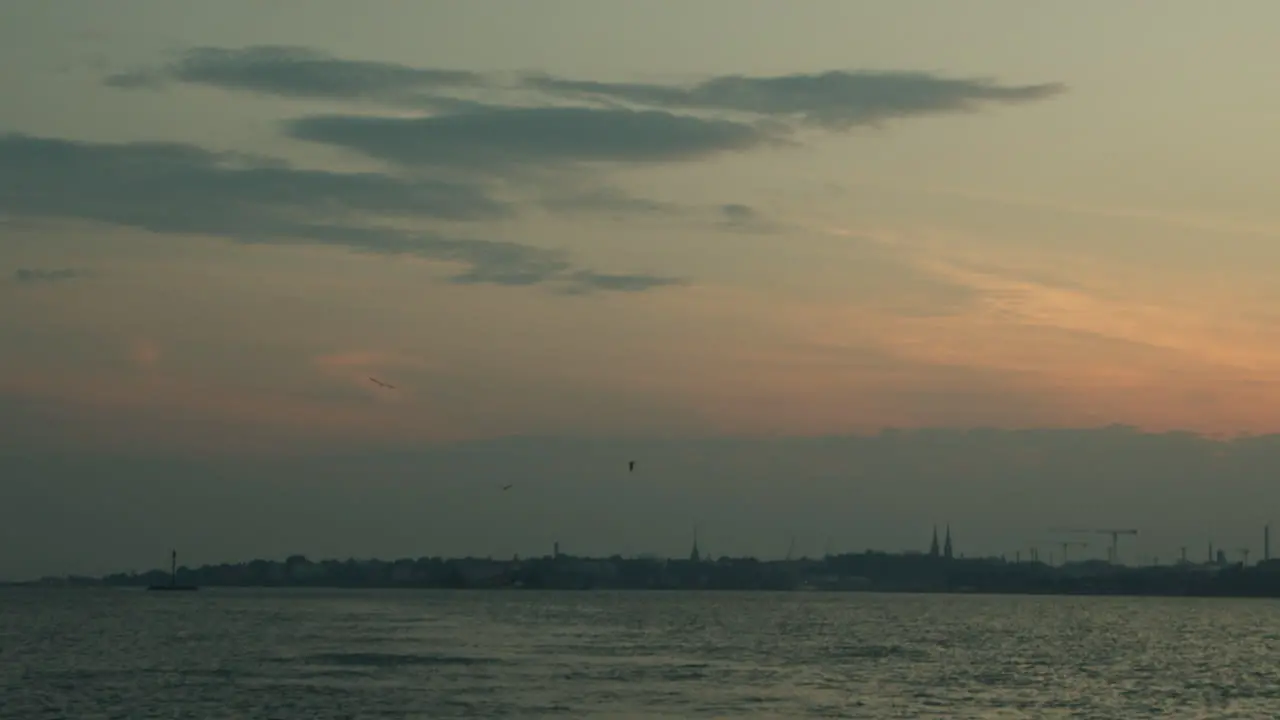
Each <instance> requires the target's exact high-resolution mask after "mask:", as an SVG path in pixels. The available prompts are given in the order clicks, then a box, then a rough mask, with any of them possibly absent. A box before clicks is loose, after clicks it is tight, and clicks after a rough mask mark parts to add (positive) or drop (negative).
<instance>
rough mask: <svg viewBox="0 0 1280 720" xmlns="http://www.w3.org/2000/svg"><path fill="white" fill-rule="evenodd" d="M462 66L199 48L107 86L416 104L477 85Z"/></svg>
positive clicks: (290, 50) (282, 50) (262, 48)
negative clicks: (189, 87)
mask: <svg viewBox="0 0 1280 720" xmlns="http://www.w3.org/2000/svg"><path fill="white" fill-rule="evenodd" d="M484 80H485V78H484V77H483V76H481V75H479V74H478V73H474V72H470V71H467V70H441V69H430V68H413V67H408V66H406V65H399V64H395V63H383V62H371V61H367V60H346V59H341V58H337V57H334V56H332V55H329V54H327V53H324V52H320V51H317V50H312V49H308V48H302V47H292V46H281V45H259V46H254V47H247V48H242V49H227V48H216V47H198V48H192V49H190V50H187V51H186V52H184V53H183V54H182V55H181V56H180V57H179V58H177V59H176V60H174V61H173V62H170V63H167V64H165V65H164V66H162V67H159V68H153V69H146V70H135V71H130V72H124V73H115V74H112V75H110V76H108V77H107V79H106V82H107V84H108V85H111V86H114V87H120V88H139V87H158V86H160V85H162V84H164V83H166V82H169V81H176V82H181V83H190V84H194V85H207V86H211V87H218V88H223V89H226V90H239V91H245V92H253V93H260V94H264V95H276V96H281V97H292V98H319V99H341V100H360V99H368V100H380V101H383V102H393V103H410V104H413V103H416V102H418V101H419V98H420V97H421V95H422V94H423V93H427V92H431V91H436V90H440V89H446V88H458V87H468V86H475V85H479V84H482V83H483V82H484Z"/></svg>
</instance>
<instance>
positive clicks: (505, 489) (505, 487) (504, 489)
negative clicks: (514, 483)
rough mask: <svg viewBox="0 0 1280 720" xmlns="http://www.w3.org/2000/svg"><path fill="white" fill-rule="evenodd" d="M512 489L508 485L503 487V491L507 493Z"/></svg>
mask: <svg viewBox="0 0 1280 720" xmlns="http://www.w3.org/2000/svg"><path fill="white" fill-rule="evenodd" d="M510 489H511V485H510V484H507V485H503V486H502V491H503V492H506V491H508V490H510Z"/></svg>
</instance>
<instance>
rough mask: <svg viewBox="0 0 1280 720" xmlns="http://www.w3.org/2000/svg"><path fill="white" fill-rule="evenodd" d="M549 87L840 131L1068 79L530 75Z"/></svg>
mask: <svg viewBox="0 0 1280 720" xmlns="http://www.w3.org/2000/svg"><path fill="white" fill-rule="evenodd" d="M527 83H528V84H530V85H531V86H533V87H536V88H539V89H541V90H544V91H547V92H550V93H557V94H567V95H574V96H578V97H584V98H599V99H612V100H624V101H627V102H631V103H635V104H638V105H645V106H649V107H665V108H680V109H698V110H728V111H737V112H744V113H753V114H758V115H768V116H775V117H782V118H794V119H798V120H800V121H802V122H805V123H807V124H812V125H818V126H821V127H825V128H828V129H832V130H845V129H848V128H851V127H854V126H858V125H872V124H876V123H880V122H884V121H886V120H892V119H901V118H908V117H912V116H920V115H934V114H939V113H948V112H966V111H973V110H977V109H979V108H981V107H982V106H984V105H992V104H1014V103H1027V102H1035V101H1039V100H1044V99H1047V98H1050V97H1053V96H1055V95H1059V94H1061V93H1062V92H1064V91H1065V90H1066V86H1064V85H1062V84H1060V83H1040V84H1034V85H1001V84H999V83H997V82H995V81H993V80H988V79H971V78H947V77H941V76H938V75H933V74H930V73H923V72H884V71H874V72H873V71H843V70H831V71H827V72H822V73H797V74H792V75H778V76H772V77H750V76H744V75H725V76H721V77H715V78H711V79H709V80H706V81H703V82H701V83H698V84H695V85H690V86H683V87H682V86H671V85H657V84H649V83H616V82H595V81H584V80H569V79H564V78H557V77H552V76H543V77H537V78H530V79H529V80H528V81H527Z"/></svg>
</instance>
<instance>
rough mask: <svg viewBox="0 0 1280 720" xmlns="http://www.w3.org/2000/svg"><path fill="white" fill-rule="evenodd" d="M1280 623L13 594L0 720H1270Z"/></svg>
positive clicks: (1193, 606)
mask: <svg viewBox="0 0 1280 720" xmlns="http://www.w3.org/2000/svg"><path fill="white" fill-rule="evenodd" d="M1278 661H1280V603H1277V602H1273V601H1267V600H1221V599H1164V598H1098V597H1046V596H1040V597H1024V596H1007V595H1006V596H979V595H890V594H873V593H746V592H664V591H652V592H592V591H586V592H539V591H418V590H298V589H274V590H265V589H264V590H252V589H243V590H235V589H209V588H206V589H201V590H200V591H198V592H194V593H148V592H144V591H141V590H133V589H117V590H108V589H78V590H72V589H27V588H22V589H19V588H10V589H0V718H5V719H9V718H13V719H14V720H43V719H45V718H48V719H50V720H52V719H53V718H68V719H74V720H96V719H97V718H104V719H105V718H112V719H123V718H165V719H166V720H168V719H171V718H200V719H205V718H211V719H212V718H270V719H278V720H304V719H305V720H324V719H328V718H349V719H356V718H360V719H364V718H369V719H374V718H379V719H381V718H503V717H516V718H543V717H546V718H704V717H705V718H710V717H722V718H756V717H760V718H809V717H814V718H819V717H821V718H1058V717H1063V718H1066V717H1071V718H1106V719H1107V720H1116V719H1118V718H1125V719H1127V718H1145V717H1158V718H1270V717H1276V716H1277V715H1280V662H1278Z"/></svg>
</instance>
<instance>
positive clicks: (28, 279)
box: [13, 268, 87, 285]
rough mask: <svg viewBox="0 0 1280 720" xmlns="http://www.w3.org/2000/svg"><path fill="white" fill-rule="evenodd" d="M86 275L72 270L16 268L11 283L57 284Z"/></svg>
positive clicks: (80, 271)
mask: <svg viewBox="0 0 1280 720" xmlns="http://www.w3.org/2000/svg"><path fill="white" fill-rule="evenodd" d="M86 275H87V273H86V272H85V271H83V270H76V269H74V268H56V269H47V268H18V269H17V270H15V271H13V281H14V282H16V283H21V284H24V285H36V284H46V283H59V282H65V281H67V280H76V279H78V278H82V277H85V276H86Z"/></svg>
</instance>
